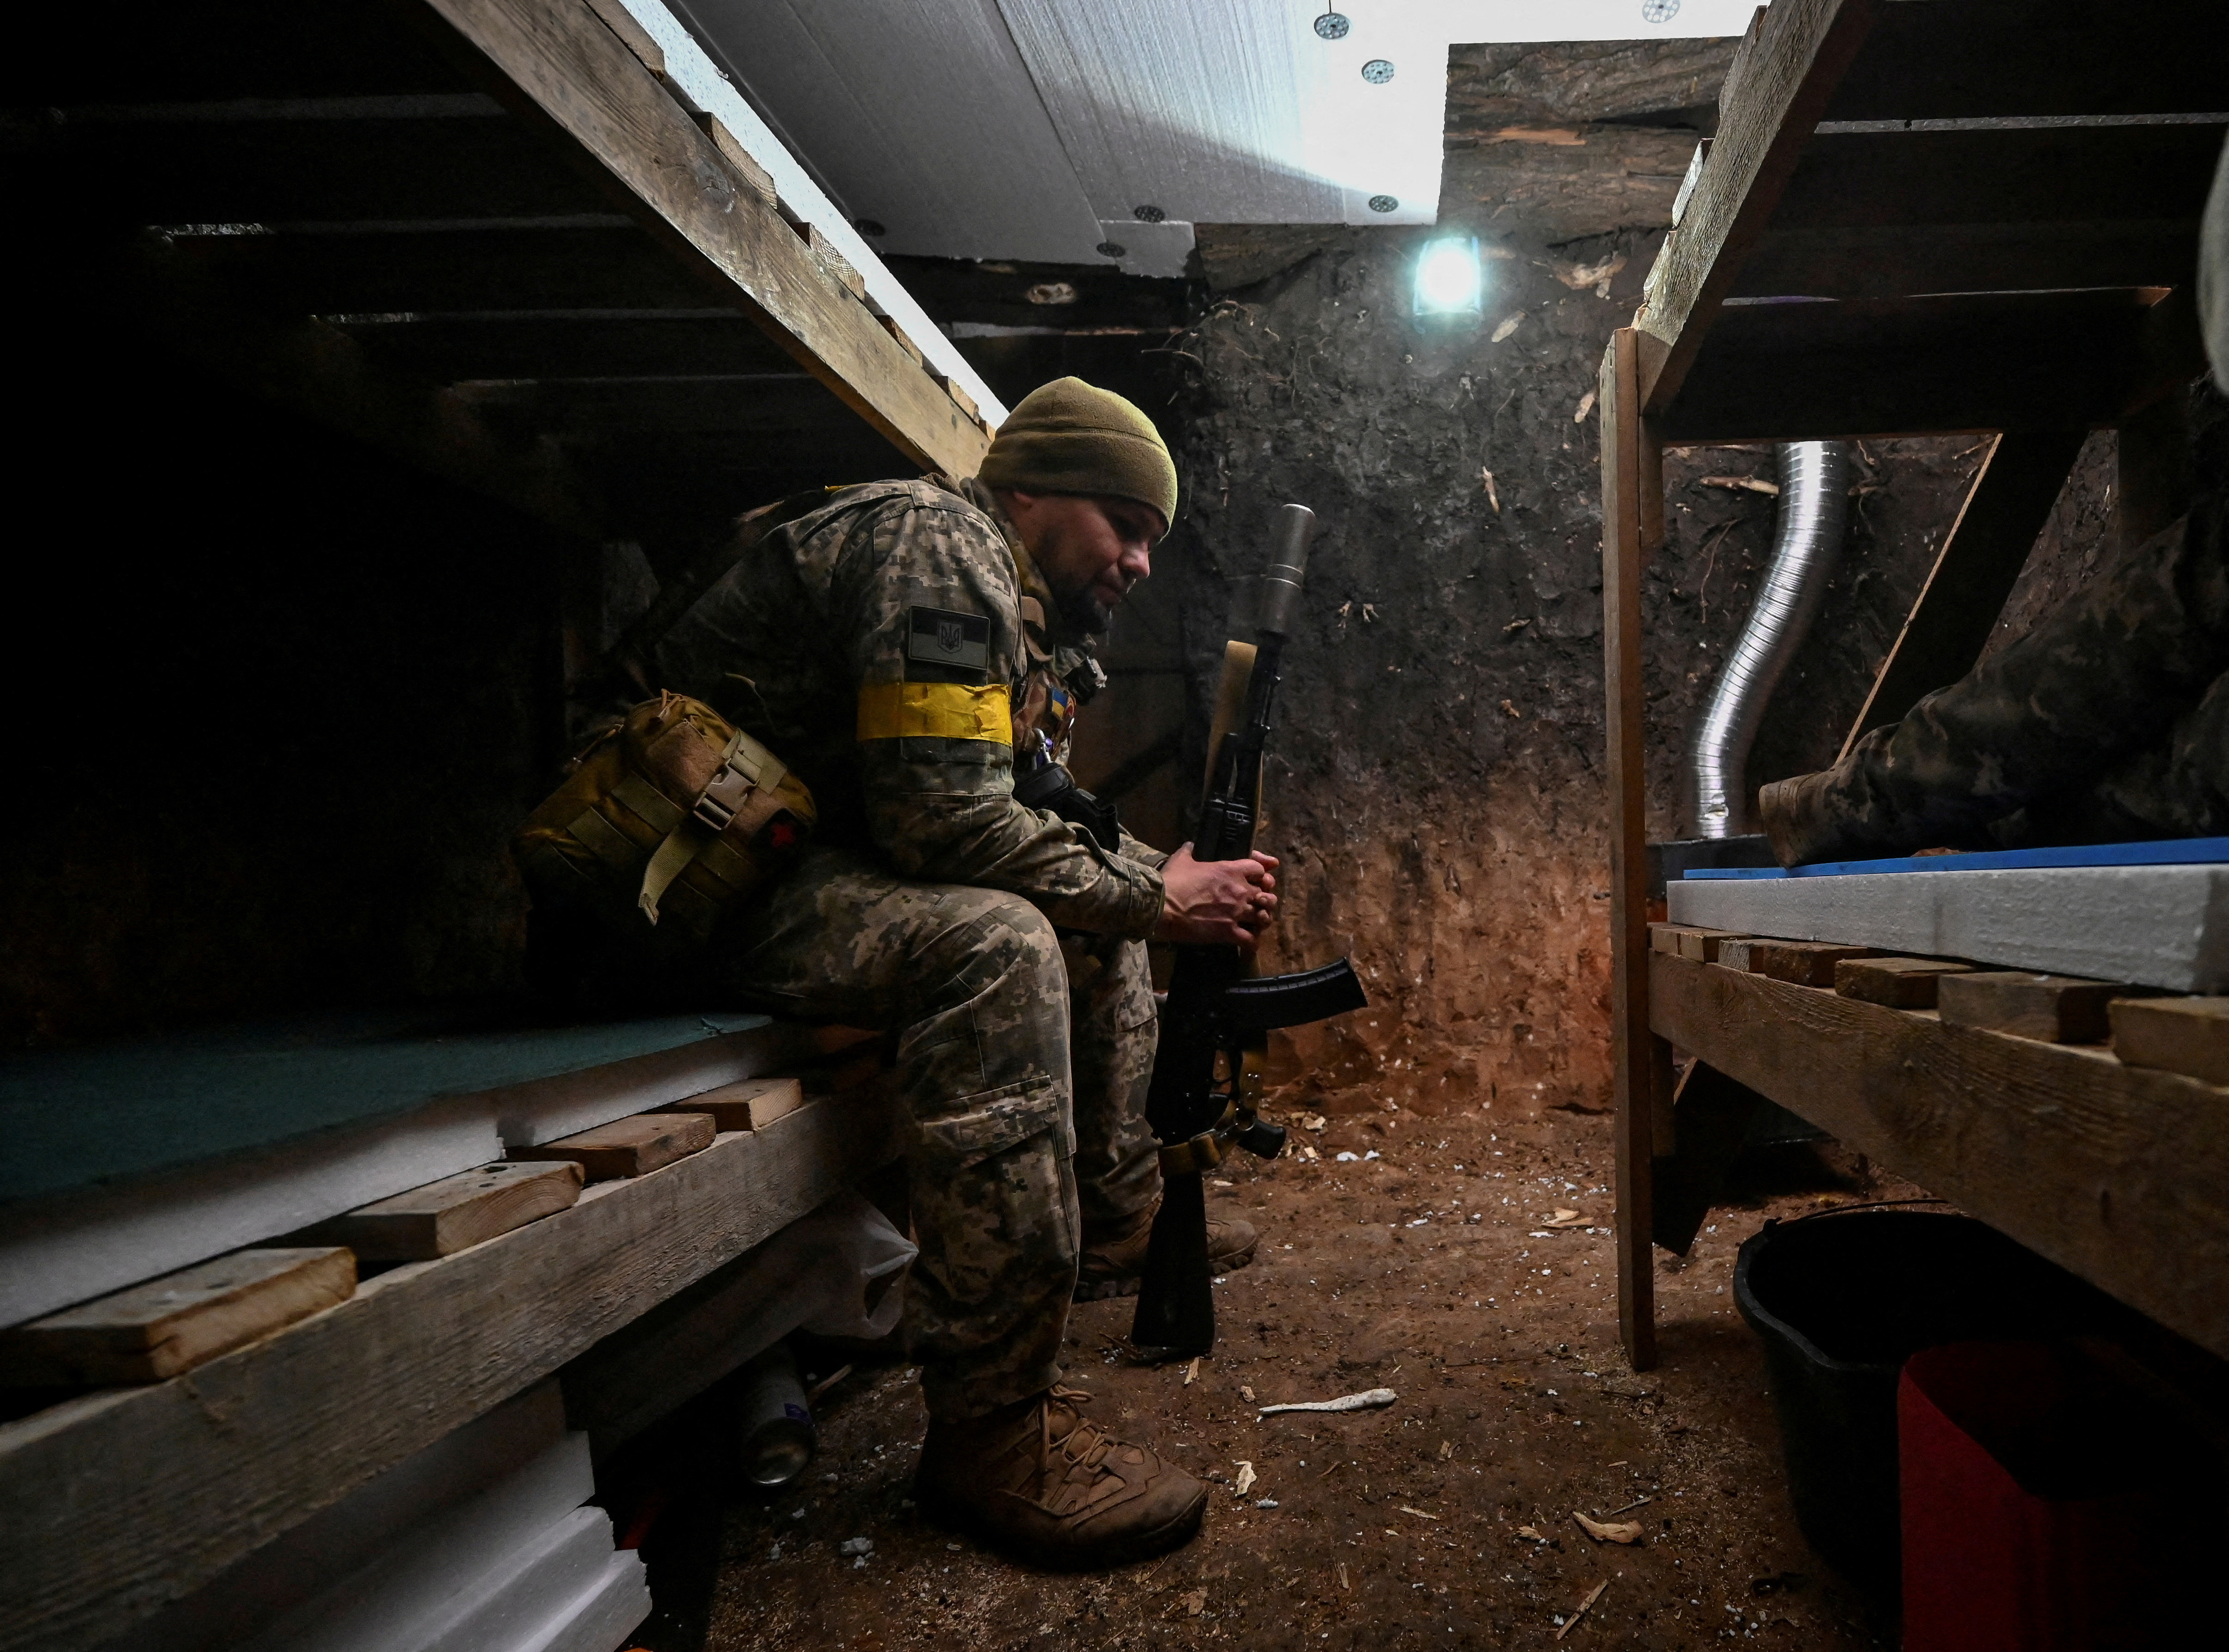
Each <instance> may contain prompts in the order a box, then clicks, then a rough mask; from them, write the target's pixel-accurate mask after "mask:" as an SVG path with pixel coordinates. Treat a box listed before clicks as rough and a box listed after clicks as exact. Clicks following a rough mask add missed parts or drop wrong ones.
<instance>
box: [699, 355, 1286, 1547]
mask: <svg viewBox="0 0 2229 1652" xmlns="http://www.w3.org/2000/svg"><path fill="white" fill-rule="evenodd" d="M1176 499H1177V476H1176V467H1175V466H1174V465H1173V464H1172V461H1171V460H1170V458H1169V454H1168V451H1167V449H1166V447H1164V446H1163V444H1162V442H1161V440H1160V437H1159V434H1157V433H1156V432H1155V430H1154V428H1153V424H1152V422H1151V421H1149V420H1147V418H1146V416H1145V415H1143V414H1142V413H1140V412H1139V411H1138V409H1137V408H1134V407H1133V406H1132V405H1131V404H1130V403H1129V402H1127V401H1125V400H1123V399H1122V398H1121V396H1118V395H1112V394H1110V393H1109V392H1107V391H1104V390H1100V389H1095V388H1093V387H1092V386H1090V385H1088V384H1085V383H1083V382H1081V381H1080V380H1077V379H1073V378H1069V379H1062V380H1059V381H1057V382H1054V383H1051V384H1048V385H1045V386H1044V387H1043V388H1041V389H1038V390H1037V391H1036V392H1035V393H1033V394H1032V395H1030V396H1028V397H1027V398H1026V399H1025V400H1024V401H1023V402H1022V403H1021V405H1020V406H1019V407H1018V408H1015V409H1014V410H1013V413H1012V415H1011V416H1010V417H1009V418H1008V419H1007V421H1006V422H1005V425H1004V427H1002V428H1001V429H1000V431H999V434H998V437H997V439H996V440H994V441H993V442H992V444H991V447H990V450H989V452H988V453H986V455H985V457H984V460H983V463H982V466H981V472H980V474H979V475H977V476H974V477H972V478H967V479H954V478H950V477H944V476H937V477H932V478H930V479H927V480H922V481H890V482H876V483H870V484H868V485H863V486H857V487H846V488H843V489H840V490H838V491H836V492H831V493H830V494H829V495H828V496H827V498H826V502H825V504H823V505H820V506H819V508H818V509H815V510H813V511H810V512H809V513H808V514H806V515H804V516H802V517H799V518H797V519H795V520H793V521H791V522H789V523H788V524H786V525H785V526H783V527H781V528H780V529H778V530H774V532H772V533H769V534H768V535H767V536H766V537H764V538H762V539H761V541H760V542H759V543H757V545H756V546H755V548H754V549H753V550H751V551H750V552H748V553H747V554H746V555H745V556H744V558H743V560H742V562H741V563H740V564H739V565H738V566H736V568H735V569H732V570H731V571H730V572H729V574H728V575H727V576H726V577H725V578H724V579H723V580H722V581H721V582H719V583H718V584H716V585H715V586H713V587H712V588H711V589H710V591H709V592H708V593H707V594H706V595H705V596H704V597H703V599H702V600H701V601H698V602H697V604H696V605H695V606H694V607H693V608H692V609H691V611H690V612H689V614H688V615H687V616H686V617H685V618H684V620H681V621H680V622H679V623H678V624H677V625H676V626H675V627H674V628H673V629H672V631H671V633H668V635H667V636H666V638H665V641H664V642H663V643H662V644H661V645H660V646H658V651H657V657H656V666H657V672H658V681H659V682H660V683H661V685H663V686H665V687H667V688H670V689H672V690H674V691H678V692H681V693H685V694H690V695H693V696H695V697H697V698H699V699H702V700H705V701H707V702H709V703H710V704H712V705H713V706H715V707H716V709H717V710H719V711H720V712H721V713H722V714H723V715H724V716H726V717H728V718H729V720H730V721H732V722H733V723H736V725H737V726H738V727H740V728H742V729H745V730H748V732H749V733H750V734H752V735H753V736H755V737H757V738H758V739H760V740H761V741H763V742H765V744H766V745H767V746H768V747H769V748H770V749H772V750H774V752H775V753H777V754H778V755H780V757H781V758H782V760H783V761H784V762H787V764H788V765H789V766H790V767H791V768H792V769H793V770H794V771H795V772H797V773H798V774H799V775H800V776H802V777H803V778H804V779H805V780H806V783H807V784H809V785H810V786H811V787H812V789H813V795H814V797H815V799H816V800H818V802H819V810H820V824H819V837H818V840H817V842H816V844H815V845H814V846H813V848H811V849H810V850H808V851H807V852H806V854H805V856H804V857H803V858H802V859H801V860H800V863H799V864H798V865H797V866H796V867H795V869H794V870H793V871H790V872H788V873H787V875H786V876H785V877H783V878H782V879H781V880H780V882H778V883H777V884H774V886H773V887H772V888H771V889H769V890H765V891H763V892H762V893H761V895H759V896H758V897H755V899H754V900H752V901H751V902H750V903H748V905H747V906H746V907H744V908H743V909H742V910H739V911H738V912H737V913H736V914H735V916H733V917H732V918H731V919H730V920H729V921H728V922H727V923H726V924H725V925H724V927H723V930H722V931H721V933H720V934H719V935H717V936H716V940H715V942H714V955H713V960H712V962H711V965H710V967H711V970H712V972H713V976H714V984H715V986H716V989H717V990H718V991H719V992H720V993H721V994H722V996H723V997H724V998H725V999H726V1000H729V1001H731V1002H739V1003H742V1004H745V1005H748V1006H754V1007H757V1008H761V1009H765V1010H770V1011H774V1012H779V1013H781V1014H784V1015H790V1016H796V1017H800V1018H803V1019H811V1020H818V1021H834V1022H842V1023H846V1024H849V1025H862V1026H873V1027H880V1028H887V1029H890V1030H892V1031H894V1032H896V1049H897V1077H898V1083H899V1085H900V1088H901V1090H902V1091H903V1096H904V1099H905V1102H906V1103H907V1105H908V1106H909V1108H910V1109H911V1112H912V1115H913V1117H914V1120H915V1123H916V1125H917V1126H918V1128H917V1131H916V1133H915V1146H914V1149H913V1153H912V1156H911V1168H912V1178H911V1181H912V1206H913V1219H914V1224H915V1230H916V1233H917V1237H919V1240H920V1243H921V1256H920V1259H919V1260H918V1261H916V1262H915V1263H914V1267H913V1275H912V1280H911V1283H910V1285H909V1291H908V1302H907V1308H906V1332H907V1336H908V1338H909V1343H910V1346H911V1349H912V1354H913V1357H914V1358H915V1359H916V1360H919V1361H920V1362H921V1367H922V1388H923V1390H924V1392H925V1395H926V1398H927V1400H928V1412H929V1427H928V1439H927V1441H926V1443H925V1444H924V1446H923V1449H922V1461H921V1469H920V1482H919V1488H918V1495H919V1497H920V1500H921V1502H922V1507H923V1508H924V1509H926V1510H928V1511H929V1512H930V1513H932V1514H937V1515H940V1516H941V1517H942V1518H945V1519H947V1520H952V1521H954V1522H956V1523H960V1524H964V1525H967V1526H969V1527H973V1528H974V1529H976V1530H978V1531H980V1532H981V1533H984V1534H985V1535H986V1536H987V1537H989V1538H990V1539H992V1540H993V1541H997V1542H1001V1543H1003V1544H1004V1545H1005V1546H1007V1547H1009V1548H1011V1549H1013V1550H1015V1551H1017V1552H1021V1553H1023V1554H1025V1555H1027V1556H1029V1557H1030V1558H1031V1559H1037V1560H1040V1561H1044V1562H1048V1563H1052V1564H1058V1565H1114V1564H1118V1563H1120V1562H1122V1561H1124V1560H1127V1559H1134V1558H1136V1557H1138V1556H1140V1555H1142V1554H1147V1553H1151V1552H1155V1551H1157V1550H1159V1549H1162V1548H1166V1547H1168V1546H1172V1545H1173V1544H1176V1543H1179V1542H1182V1541H1183V1540H1185V1539H1186V1538H1188V1537H1189V1536H1190V1535H1191V1534H1192V1533H1193V1532H1194V1531H1196V1530H1197V1529H1198V1526H1199V1522H1200V1519H1201V1515H1202V1514H1203V1512H1204V1508H1205V1506H1206V1500H1207V1488H1206V1487H1205V1486H1204V1485H1203V1484H1202V1483H1201V1482H1199V1481H1198V1480H1196V1479H1194V1478H1193V1477H1192V1475H1188V1474H1186V1473H1185V1471H1184V1470H1183V1469H1180V1468H1179V1467H1177V1466H1176V1465H1175V1464H1173V1463H1171V1462H1165V1461H1164V1460H1162V1459H1161V1458H1159V1456H1156V1455H1155V1454H1153V1452H1151V1451H1149V1450H1146V1449H1145V1448H1143V1447H1141V1446H1136V1445H1130V1444H1126V1443H1121V1442H1119V1441H1117V1440H1115V1439H1114V1438H1112V1437H1109V1436H1108V1435H1107V1434H1106V1433H1105V1432H1104V1431H1103V1430H1101V1429H1100V1428H1098V1427H1096V1426H1095V1425H1094V1424H1091V1423H1089V1422H1087V1421H1086V1420H1085V1419H1084V1417H1083V1416H1082V1413H1081V1411H1079V1409H1078V1408H1079V1407H1080V1406H1081V1405H1083V1404H1084V1403H1085V1401H1087V1400H1088V1399H1089V1395H1087V1394H1084V1393H1082V1392H1079V1391H1077V1390H1076V1389H1072V1388H1069V1387H1066V1386H1064V1385H1062V1383H1061V1380H1060V1378H1061V1367H1060V1363H1059V1356H1060V1346H1061V1339H1062V1336H1063V1333H1064V1331H1065V1327H1066V1325H1067V1321H1068V1310H1069V1303H1070V1300H1071V1297H1083V1296H1097V1295H1115V1294H1123V1293H1127V1292H1129V1291H1134V1290H1135V1289H1136V1288H1137V1277H1138V1275H1139V1272H1140V1269H1141V1267H1142V1266H1143V1263H1144V1260H1145V1253H1146V1240H1147V1232H1148V1231H1149V1229H1150V1227H1151V1225H1152V1218H1153V1212H1154V1210H1155V1208H1156V1207H1157V1205H1158V1204H1159V1187H1160V1173H1159V1165H1158V1160H1157V1157H1156V1148H1155V1144H1154V1141H1153V1137H1152V1135H1151V1134H1150V1132H1149V1131H1148V1130H1147V1128H1146V1125H1145V1122H1144V1105H1145V1093H1146V1088H1147V1079H1148V1077H1149V1076H1150V1072H1151V1069H1152V1065H1153V1048H1154V1038H1155V1027H1154V1006H1153V991H1152V985H1151V982H1150V980H1149V979H1148V976H1147V962H1146V944H1145V943H1146V941H1147V938H1148V937H1153V938H1157V939H1160V940H1166V941H1179V942H1236V943H1238V944H1242V945H1248V946H1250V945H1252V944H1253V943H1254V942H1255V941H1256V938H1257V936H1258V935H1259V932H1260V931H1261V930H1262V929H1263V928H1264V927H1265V926H1267V925H1268V924H1269V922H1271V921H1272V919H1273V918H1274V916H1275V911H1276V904H1277V897H1276V896H1275V893H1274V892H1273V891H1274V889H1275V877H1273V876H1272V871H1271V869H1272V868H1273V867H1274V866H1275V864H1276V863H1275V861H1274V860H1273V859H1272V858H1269V857H1268V856H1266V855H1262V856H1256V858H1254V859H1251V860H1246V861H1237V862H1231V863H1226V864H1221V865H1214V864H1203V863H1200V862H1197V861H1195V860H1193V859H1192V857H1191V855H1190V854H1189V853H1188V852H1185V850H1183V849H1179V851H1178V852H1176V853H1175V854H1173V855H1163V854H1159V853H1157V852H1154V851H1153V850H1150V849H1148V848H1147V847H1146V846H1145V845H1142V844H1140V843H1139V842H1138V841H1137V840H1136V839H1133V838H1131V837H1129V836H1128V835H1127V833H1124V834H1121V836H1120V839H1119V841H1118V842H1117V843H1115V844H1113V845H1102V844H1101V843H1100V842H1098V841H1097V840H1096V839H1095V837H1094V835H1093V833H1092V832H1090V831H1089V830H1087V829H1085V828H1084V827H1082V826H1074V825H1070V824H1069V823H1068V822H1067V821H1065V820H1062V819H1060V818H1058V817H1057V816H1056V815H1054V814H1052V813H1044V812H1040V811H1037V810H1034V809H1031V808H1028V807H1024V806H1023V805H1022V804H1021V803H1019V802H1018V801H1017V800H1016V799H1015V798H1014V796H1013V794H1012V793H1013V784H1014V781H1015V780H1016V778H1017V777H1018V775H1021V774H1025V773H1027V772H1029V771H1030V770H1031V769H1032V768H1036V767H1037V766H1039V765H1041V764H1042V763H1044V762H1047V761H1050V760H1054V759H1057V758H1058V757H1060V756H1061V755H1064V753H1065V751H1066V749H1067V746H1068V742H1069V736H1070V728H1071V724H1072V717H1073V714H1074V713H1075V711H1076V708H1077V707H1079V706H1080V705H1082V703H1083V702H1085V701H1086V700H1088V699H1089V697H1091V695H1092V694H1093V692H1094V691H1096V690H1097V689H1098V688H1099V687H1100V686H1101V685H1102V684H1103V683H1104V681H1105V678H1104V676H1103V674H1102V672H1101V671H1100V669H1099V667H1098V665H1096V663H1095V661H1094V659H1093V658H1092V649H1093V645H1094V641H1095V639H1096V638H1097V637H1098V636H1100V635H1101V634H1102V633H1104V632H1105V631H1106V629H1107V627H1108V621H1109V619H1110V617H1111V615H1112V614H1113V611H1114V607H1115V605H1116V604H1118V603H1119V602H1121V601H1122V599H1123V597H1124V595H1126V594H1127V592H1128V591H1129V589H1130V588H1131V587H1132V586H1133V585H1134V584H1135V583H1136V582H1138V581H1139V580H1141V579H1143V578H1145V577H1146V575H1147V572H1148V556H1149V552H1150V550H1151V548H1152V546H1153V543H1154V542H1155V541H1156V540H1158V539H1159V538H1160V537H1161V536H1162V535H1163V534H1164V533H1166V531H1167V530H1168V525H1169V522H1170V518H1171V517H1172V513H1173V512H1174V511H1175V508H1176ZM1109 835H1110V836H1112V835H1114V834H1113V832H1111V831H1110V832H1109ZM1209 1242H1210V1247H1211V1257H1212V1258H1213V1263H1214V1265H1215V1267H1216V1268H1217V1270H1227V1269H1230V1268H1237V1267H1241V1266H1243V1265H1244V1264H1245V1263H1247V1262H1248V1261H1249V1259H1250V1258H1251V1257H1252V1255H1253V1251H1254V1245H1255V1235H1254V1231H1253V1230H1252V1229H1251V1228H1250V1227H1249V1226H1247V1225H1245V1224H1243V1223H1242V1222H1237V1221H1229V1222H1217V1223H1214V1224H1212V1225H1211V1232H1210V1236H1209Z"/></svg>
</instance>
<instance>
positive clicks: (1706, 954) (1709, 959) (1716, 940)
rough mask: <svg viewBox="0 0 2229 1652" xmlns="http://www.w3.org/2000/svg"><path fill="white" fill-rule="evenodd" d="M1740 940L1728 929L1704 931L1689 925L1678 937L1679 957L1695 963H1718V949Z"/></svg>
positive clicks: (1738, 936)
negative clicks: (1727, 943) (1691, 959)
mask: <svg viewBox="0 0 2229 1652" xmlns="http://www.w3.org/2000/svg"><path fill="white" fill-rule="evenodd" d="M1742 938H1743V937H1742V936H1740V935H1735V934H1734V933H1733V932H1732V931H1731V930H1729V929H1703V928H1701V927H1699V926H1698V925H1695V924H1692V923H1691V924H1688V925H1686V926H1685V928H1684V929H1683V932H1682V933H1681V935H1680V948H1679V950H1680V956H1681V957H1682V958H1693V960H1694V961H1696V962H1697V963H1700V964H1714V963H1716V962H1718V948H1720V947H1722V946H1723V945H1725V942H1729V941H1738V940H1741V939H1742Z"/></svg>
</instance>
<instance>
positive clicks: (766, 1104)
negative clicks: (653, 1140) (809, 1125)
mask: <svg viewBox="0 0 2229 1652" xmlns="http://www.w3.org/2000/svg"><path fill="white" fill-rule="evenodd" d="M804 1105H805V1086H804V1084H803V1083H801V1082H800V1081H799V1080H798V1079H795V1078H746V1079H744V1080H743V1081H742V1083H736V1084H723V1085H721V1086H720V1088H719V1089H717V1090H706V1091H705V1092H704V1093H703V1095H702V1096H691V1097H689V1099H688V1100H687V1101H684V1102H672V1103H671V1104H670V1105H668V1106H666V1107H664V1108H660V1109H656V1110H657V1111H659V1112H669V1113H704V1114H709V1115H711V1118H712V1122H714V1123H715V1124H716V1125H717V1126H718V1127H719V1128H721V1129H723V1130H763V1129H765V1128H767V1126H768V1125H769V1124H772V1123H773V1122H774V1121H775V1120H776V1119H779V1118H787V1116H788V1115H790V1114H792V1113H794V1112H795V1111H797V1109H799V1108H800V1107H802V1106H804Z"/></svg>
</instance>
